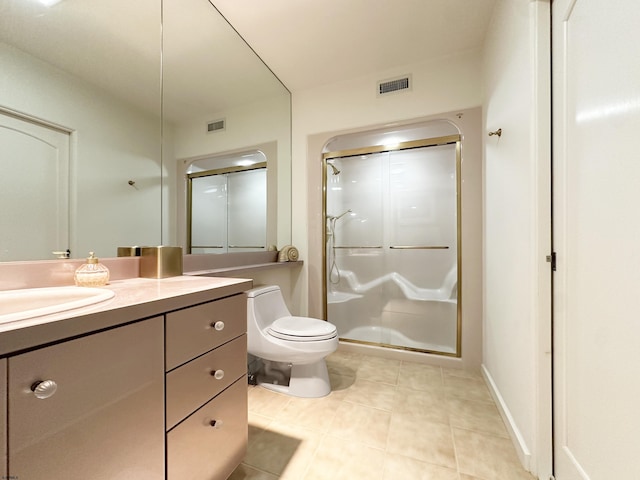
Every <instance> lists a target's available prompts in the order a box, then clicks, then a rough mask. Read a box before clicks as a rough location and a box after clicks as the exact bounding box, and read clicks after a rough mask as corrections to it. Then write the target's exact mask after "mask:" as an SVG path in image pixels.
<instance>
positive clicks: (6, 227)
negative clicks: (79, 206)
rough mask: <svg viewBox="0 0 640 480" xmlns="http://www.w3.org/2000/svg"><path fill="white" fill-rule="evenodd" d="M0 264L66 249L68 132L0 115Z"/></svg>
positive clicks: (38, 257) (50, 256)
mask: <svg viewBox="0 0 640 480" xmlns="http://www.w3.org/2000/svg"><path fill="white" fill-rule="evenodd" d="M0 202H1V204H2V207H1V208H0V261H8V260H43V259H52V258H54V256H53V254H52V252H53V251H64V250H67V248H69V134H68V133H67V132H63V131H60V130H55V129H52V128H48V127H46V126H45V125H42V124H38V123H34V122H30V121H27V120H22V119H19V118H17V117H14V116H11V115H5V114H4V113H2V112H0Z"/></svg>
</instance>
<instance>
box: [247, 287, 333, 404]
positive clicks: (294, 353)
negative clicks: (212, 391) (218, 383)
mask: <svg viewBox="0 0 640 480" xmlns="http://www.w3.org/2000/svg"><path fill="white" fill-rule="evenodd" d="M246 293H247V351H248V352H249V353H250V354H251V355H254V356H256V357H259V358H260V359H261V361H262V364H263V365H264V368H263V369H261V371H260V372H258V376H257V382H258V385H261V386H262V387H264V388H268V389H270V390H274V391H277V392H280V393H285V394H288V395H293V396H296V397H306V398H317V397H324V396H325V395H328V394H329V393H330V392H331V384H330V383H329V373H328V371H327V365H326V363H325V360H324V358H325V357H326V356H327V355H329V354H330V353H332V352H334V351H335V350H336V348H338V331H337V329H336V327H335V325H333V324H331V323H329V322H325V321H324V320H319V319H316V318H309V317H297V316H293V315H291V313H290V312H289V310H288V309H287V306H286V305H285V303H284V299H283V298H282V292H281V291H280V287H278V286H277V285H268V286H260V287H256V288H253V289H251V290H249V291H247V292H246Z"/></svg>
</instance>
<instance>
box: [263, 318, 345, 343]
mask: <svg viewBox="0 0 640 480" xmlns="http://www.w3.org/2000/svg"><path fill="white" fill-rule="evenodd" d="M269 334H270V335H273V336H274V337H276V338H281V339H283V340H294V341H298V342H313V341H318V340H328V339H331V338H334V337H336V336H337V335H338V331H337V330H336V327H335V325H333V324H332V323H329V322H325V321H324V320H318V319H317V318H309V317H282V318H279V319H277V320H276V321H275V322H273V323H272V324H271V326H270V327H269Z"/></svg>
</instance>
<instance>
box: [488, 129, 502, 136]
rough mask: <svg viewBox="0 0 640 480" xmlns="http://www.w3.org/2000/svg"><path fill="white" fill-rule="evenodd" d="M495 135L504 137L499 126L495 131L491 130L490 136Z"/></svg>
mask: <svg viewBox="0 0 640 480" xmlns="http://www.w3.org/2000/svg"><path fill="white" fill-rule="evenodd" d="M494 135H497V136H498V137H502V129H501V128H499V129H497V130H496V131H494V132H489V136H490V137H493V136H494Z"/></svg>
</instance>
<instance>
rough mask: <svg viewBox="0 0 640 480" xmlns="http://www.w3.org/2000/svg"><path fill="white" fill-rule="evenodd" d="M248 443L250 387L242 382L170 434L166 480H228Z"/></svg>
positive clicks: (232, 386) (239, 381)
mask: <svg viewBox="0 0 640 480" xmlns="http://www.w3.org/2000/svg"><path fill="white" fill-rule="evenodd" d="M212 424H214V426H212ZM247 441H248V431H247V385H246V382H245V381H244V380H242V379H240V380H238V381H237V382H235V383H234V384H233V385H231V386H230V387H229V388H228V389H227V390H225V391H224V392H222V393H221V394H220V395H218V396H217V397H216V398H214V399H213V400H211V401H210V402H209V403H207V404H206V405H204V406H203V407H202V408H201V409H199V410H198V411H196V412H195V413H194V414H193V415H191V416H190V417H189V418H187V419H186V420H185V421H184V422H182V423H181V424H180V425H179V426H177V427H176V428H175V429H173V430H172V431H171V432H169V433H168V434H167V480H185V479H189V480H201V479H202V480H205V479H206V480H225V479H226V478H228V477H229V475H231V473H232V472H233V470H234V469H235V468H236V466H238V465H239V464H240V462H242V459H243V458H244V455H245V453H246V450H247Z"/></svg>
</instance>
